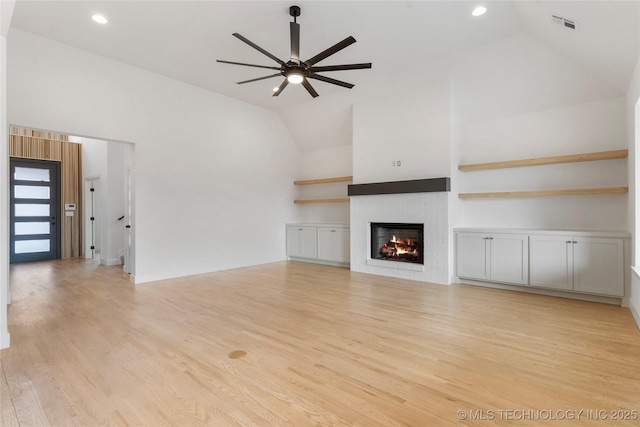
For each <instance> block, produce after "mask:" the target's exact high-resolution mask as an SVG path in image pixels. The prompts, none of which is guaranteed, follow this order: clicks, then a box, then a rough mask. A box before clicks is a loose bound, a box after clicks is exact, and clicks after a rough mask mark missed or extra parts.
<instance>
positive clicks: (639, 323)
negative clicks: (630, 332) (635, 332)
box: [629, 301, 640, 329]
mask: <svg viewBox="0 0 640 427" xmlns="http://www.w3.org/2000/svg"><path fill="white" fill-rule="evenodd" d="M629 311H631V315H632V316H633V320H635V321H636V326H637V327H638V329H640V313H639V312H638V309H637V308H636V307H634V306H633V304H631V301H629Z"/></svg>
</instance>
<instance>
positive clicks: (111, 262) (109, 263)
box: [100, 258, 122, 267]
mask: <svg viewBox="0 0 640 427" xmlns="http://www.w3.org/2000/svg"><path fill="white" fill-rule="evenodd" d="M100 264H102V265H106V266H107V267H111V266H114V265H122V262H121V261H120V258H111V259H107V260H105V259H101V260H100Z"/></svg>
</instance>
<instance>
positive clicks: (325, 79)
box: [307, 73, 355, 89]
mask: <svg viewBox="0 0 640 427" xmlns="http://www.w3.org/2000/svg"><path fill="white" fill-rule="evenodd" d="M307 77H308V78H310V79H316V80H320V81H321V82H326V83H331V84H334V85H338V86H342V87H346V88H349V89H351V88H352V87H354V86H355V85H353V84H351V83H347V82H343V81H341V80H336V79H332V78H330V77H325V76H321V75H320V74H314V73H309V74H308V75H307Z"/></svg>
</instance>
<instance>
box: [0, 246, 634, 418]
mask: <svg viewBox="0 0 640 427" xmlns="http://www.w3.org/2000/svg"><path fill="white" fill-rule="evenodd" d="M11 286H12V292H13V303H12V305H11V307H10V310H9V328H10V332H11V337H12V346H11V348H9V349H6V350H2V352H1V353H0V355H1V356H2V365H1V366H2V370H3V373H4V374H3V376H2V378H1V379H2V382H3V385H2V389H1V391H2V393H3V395H2V404H3V408H2V417H3V418H2V423H3V425H5V424H6V425H20V426H28V425H37V426H40V425H52V426H56V427H57V426H67V425H68V426H94V425H95V426H98V425H105V426H296V427H297V426H307V425H309V426H312V425H313V426H315V425H322V426H324V425H334V426H343V425H344V426H426V425H430V426H431V425H433V426H444V427H446V426H454V425H455V426H457V425H479V426H488V425H515V424H514V423H517V425H518V426H556V425H563V426H565V425H568V426H576V427H577V426H600V427H601V426H603V425H606V423H604V424H603V420H597V419H593V417H591V418H588V417H587V415H586V414H587V412H586V411H588V410H591V411H599V410H600V411H601V410H604V411H607V412H606V413H609V412H608V411H612V410H614V409H628V410H637V409H638V408H640V390H639V384H640V331H639V330H638V328H637V327H636V326H635V323H634V321H633V319H632V317H631V314H630V313H629V311H628V309H625V308H621V307H616V306H611V305H605V304H597V303H590V302H585V301H575V300H568V299H562V298H554V297H547V296H542V295H531V294H524V293H518V292H510V291H504V290H498V289H488V288H481V287H474V286H464V285H452V286H442V285H433V284H428V283H421V282H412V281H406V280H398V279H391V278H387V277H380V276H372V275H366V274H360V273H353V272H351V271H349V270H348V269H344V268H335V267H329V266H323V265H315V264H304V263H296V262H282V263H275V264H268V265H263V266H256V267H250V268H242V269H236V270H229V271H223V272H218V273H212V274H203V275H198V276H192V277H185V278H180V279H172V280H165V281H159V282H154V283H147V284H143V285H138V286H134V285H132V284H131V283H129V280H128V276H127V275H125V274H123V273H122V272H121V270H120V269H118V268H117V267H105V266H100V265H98V264H95V263H93V262H92V261H91V260H80V259H76V260H63V261H56V262H44V263H27V264H16V265H12V266H11ZM234 352H239V353H237V354H239V355H240V356H236V355H235V353H234ZM242 352H244V353H242ZM5 402H13V406H15V410H11V408H10V409H9V410H6V408H5V407H4V406H5ZM577 410H583V411H584V412H583V415H582V416H581V418H580V419H578V420H564V421H562V423H561V424H560V421H559V420H557V419H549V418H548V417H547V418H541V417H542V416H541V415H540V414H542V415H544V414H548V413H549V411H551V412H553V411H555V412H558V411H577ZM458 411H464V414H465V416H466V417H467V418H466V419H465V420H461V419H460V418H459V416H458ZM481 411H483V412H481ZM488 411H493V412H492V413H493V416H494V418H493V419H492V420H487V419H484V420H483V419H481V417H480V415H482V414H484V415H486V414H487V413H489V412H488ZM500 411H502V412H500ZM507 411H512V412H511V413H509V412H507ZM513 411H520V412H519V414H521V415H522V414H527V416H526V417H524V418H521V419H518V420H514V419H508V418H509V416H511V417H513V416H515V415H514V413H513ZM526 411H533V412H531V413H529V412H526ZM536 411H537V412H536ZM541 411H542V412H541ZM544 411H546V412H544ZM536 414H537V415H536ZM500 417H503V419H500ZM609 421H610V420H609ZM12 423H13V424H12ZM615 425H616V426H637V425H638V419H637V417H636V419H635V420H634V419H628V420H621V421H616V423H615Z"/></svg>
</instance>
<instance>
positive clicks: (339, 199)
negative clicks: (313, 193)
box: [293, 197, 349, 205]
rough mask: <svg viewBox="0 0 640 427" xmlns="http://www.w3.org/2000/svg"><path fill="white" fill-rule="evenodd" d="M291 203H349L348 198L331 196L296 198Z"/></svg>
mask: <svg viewBox="0 0 640 427" xmlns="http://www.w3.org/2000/svg"><path fill="white" fill-rule="evenodd" d="M293 203H297V204H299V205H306V204H310V203H349V198H348V197H333V198H330V199H298V200H294V201H293Z"/></svg>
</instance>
